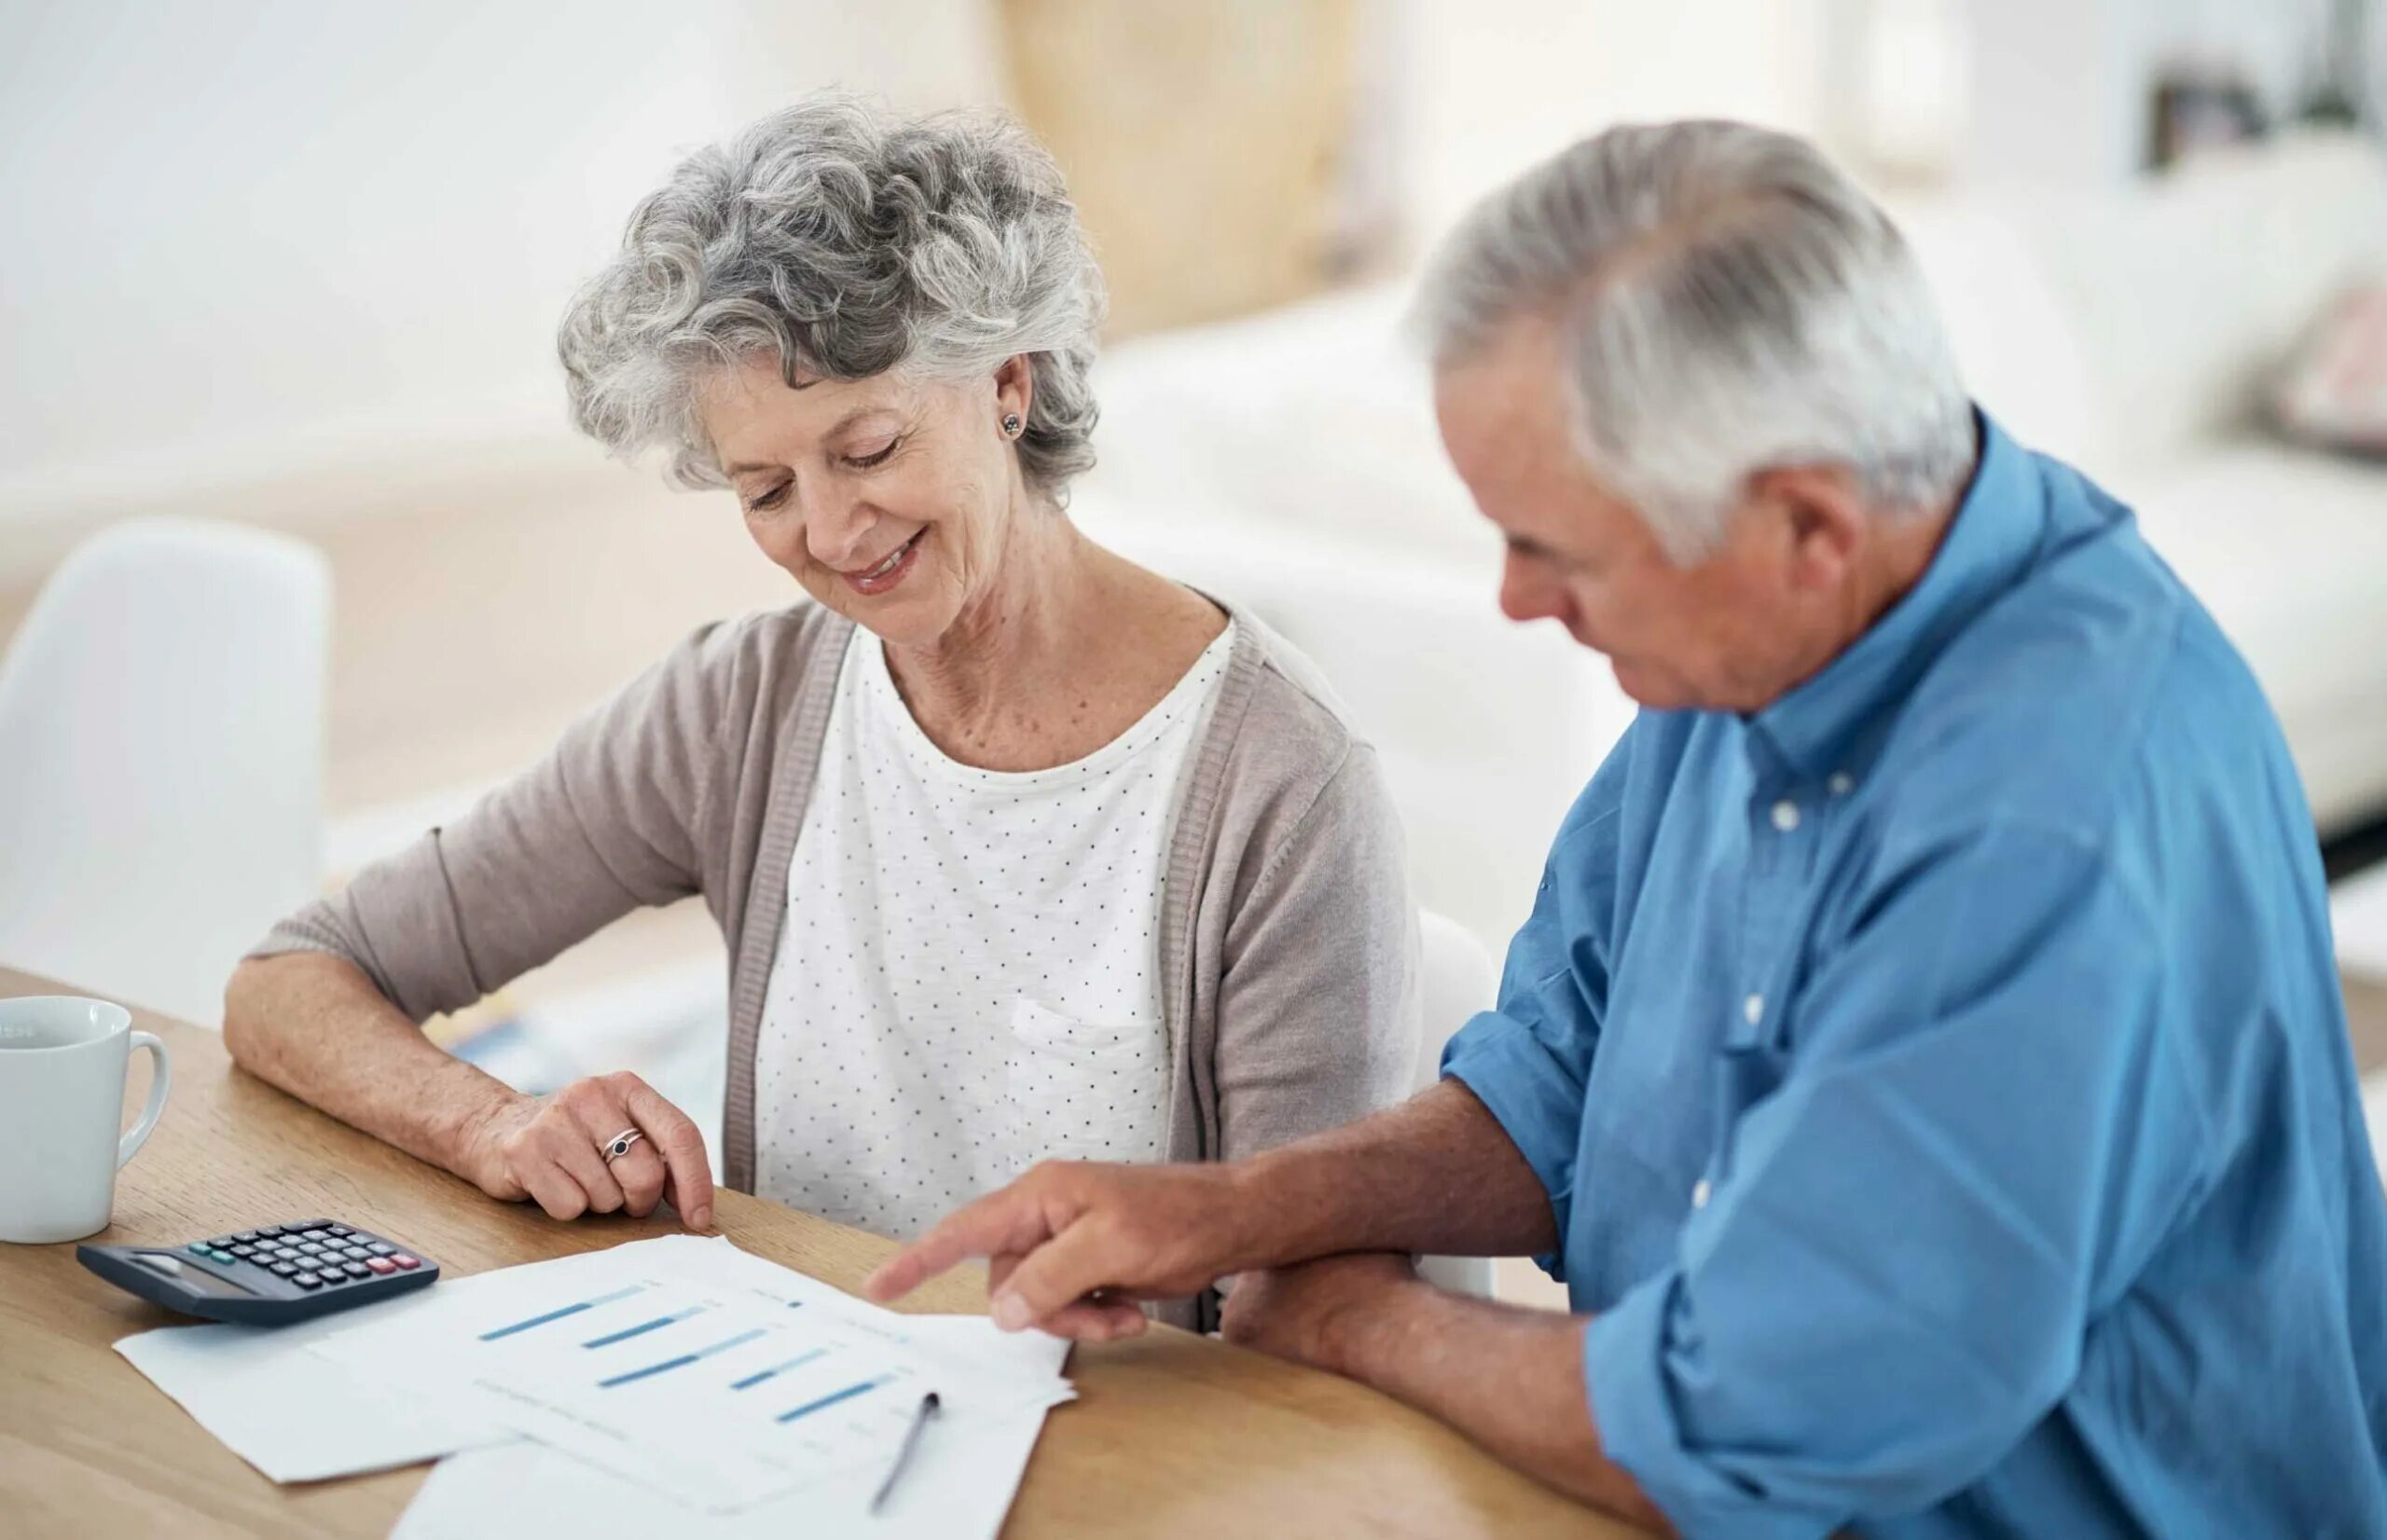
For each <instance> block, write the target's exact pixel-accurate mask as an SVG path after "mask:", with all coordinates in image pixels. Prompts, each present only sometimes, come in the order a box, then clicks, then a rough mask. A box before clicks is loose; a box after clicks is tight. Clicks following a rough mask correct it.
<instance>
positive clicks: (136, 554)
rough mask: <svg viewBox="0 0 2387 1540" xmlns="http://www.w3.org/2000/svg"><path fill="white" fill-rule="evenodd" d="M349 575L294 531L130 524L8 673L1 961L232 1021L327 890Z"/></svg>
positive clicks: (2, 763) (0, 812) (184, 1012)
mask: <svg viewBox="0 0 2387 1540" xmlns="http://www.w3.org/2000/svg"><path fill="white" fill-rule="evenodd" d="M330 628H331V574H330V570H329V567H328V564H327V563H325V562H324V558H323V557H321V556H320V555H319V554H318V553H317V552H315V551H314V550H313V549H312V548H311V547H309V546H307V545H304V544H301V543H298V542H297V541H295V540H291V539H288V538H287V537H284V536H281V535H274V534H269V533H266V532H265V531H262V530H258V529H246V528H241V527H238V526H232V525H223V524H210V523H202V522H199V521H196V520H188V519H167V518H143V519H134V520H128V521H126V522H124V523H122V524H118V525H117V526H115V527H113V528H111V529H107V530H106V531H104V532H103V533H101V534H99V535H96V536H94V537H92V538H91V539H90V541H88V542H86V543H84V544H82V545H81V546H79V547H77V548H76V550H75V552H74V553H73V554H72V555H70V556H69V557H67V559H66V560H65V562H64V563H63V564H62V565H61V566H60V567H59V569H58V571H57V572H56V573H55V574H54V575H52V577H51V578H50V580H49V582H48V584H46V585H45V586H44V587H43V589H42V591H41V593H40V595H39V596H38V597H37V598H35V600H34V607H33V610H32V612H30V613H29V614H27V616H26V617H25V621H24V624H23V626H22V627H21V629H20V630H19V632H18V634H17V637H16V639H15V641H14V643H13V644H12V645H11V646H10V647H9V649H8V652H7V656H6V657H5V658H0V960H5V961H6V962H7V963H8V964H10V965H12V966H14V967H18V968H22V969H31V970H33V971H35V972H39V973H43V974H47V975H48V976H49V977H51V978H54V979H58V980H61V981H62V982H65V983H70V984H72V985H74V986H75V987H76V988H80V989H89V990H92V991H94V992H97V993H100V994H104V995H108V996H111V997H117V998H119V999H122V1000H125V1001H129V1002H131V1003H134V1004H138V1005H143V1006H147V1007H151V1008H153V1009H156V1010H159V1011H166V1012H168V1013H170V1014H172V1015H175V1016H179V1017H181V1018H183V1019H184V1020H186V1021H193V1022H202V1023H208V1024H214V1023H216V1022H218V1021H219V1020H220V1019H221V1017H222V1013H223V997H224V981H225V979H226V977H227V976H228V974H229V973H230V971H231V969H232V965H233V964H234V963H235V962H236V961H237V960H238V959H239V957H240V956H241V953H242V952H243V951H245V950H246V949H247V948H248V947H249V946H250V945H252V944H254V943H255V942H256V941H257V939H258V938H259V937H261V936H263V935H264V934H265V932H266V929H267V928H268V927H269V926H270V925H271V924H272V923H273V921H274V920H275V919H277V918H279V917H280V916H281V915H283V914H287V913H288V912H289V911H290V910H292V909H294V908H296V907H297V905H299V904H300V903H302V902H304V901H306V900H307V899H309V898H310V897H312V896H313V895H314V894H315V893H316V891H317V890H318V887H319V885H320V884H321V881H322V875H323V870H322V846H323V759H324V731H323V717H324V672H325V665H326V654H327V653H328V644H329V636H330Z"/></svg>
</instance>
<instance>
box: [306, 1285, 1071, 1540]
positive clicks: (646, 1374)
mask: <svg viewBox="0 0 2387 1540" xmlns="http://www.w3.org/2000/svg"><path fill="white" fill-rule="evenodd" d="M573 1261H575V1262H577V1263H579V1264H580V1265H579V1266H577V1267H575V1268H573V1269H570V1270H568V1271H566V1270H563V1269H560V1268H559V1267H558V1266H556V1265H552V1264H551V1265H549V1266H547V1267H543V1268H540V1269H537V1270H530V1269H523V1270H509V1272H504V1273H497V1274H491V1275H489V1276H490V1282H489V1284H488V1285H487V1286H485V1287H483V1288H481V1289H479V1290H476V1291H474V1292H471V1293H469V1294H466V1293H462V1292H460V1293H459V1294H457V1295H456V1296H454V1297H453V1298H452V1299H448V1300H447V1301H445V1302H444V1304H443V1305H442V1306H441V1307H440V1308H439V1309H437V1310H435V1311H434V1310H424V1311H419V1312H415V1313H410V1314H408V1315H407V1316H406V1317H404V1318H402V1319H393V1320H387V1321H380V1320H375V1321H366V1322H360V1323H358V1324H357V1325H356V1326H355V1327H352V1328H351V1329H349V1330H346V1331H342V1332H335V1333H332V1334H329V1335H326V1336H323V1337H319V1338H316V1339H313V1340H312V1341H310V1343H309V1344H308V1346H309V1350H310V1352H312V1353H313V1354H316V1355H318V1356H321V1357H323V1358H325V1359H327V1360H329V1361H331V1362H333V1363H335V1364H337V1365H338V1366H339V1367H340V1368H344V1369H346V1370H348V1371H349V1372H350V1373H351V1374H352V1375H353V1376H354V1377H355V1378H357V1379H359V1380H362V1381H369V1382H374V1383H378V1384H389V1385H396V1386H402V1387H405V1388H406V1389H407V1391H408V1392H409V1393H410V1394H411V1395H413V1396H416V1397H417V1398H418V1399H419V1400H420V1401H421V1403H423V1404H425V1405H429V1406H438V1407H446V1408H448V1409H452V1410H453V1412H454V1413H455V1416H456V1420H457V1421H458V1422H460V1423H491V1422H493V1423H498V1424H501V1425H503V1426H505V1427H508V1428H511V1429H513V1430H515V1431H517V1432H518V1433H520V1434H522V1435H523V1436H525V1437H530V1438H532V1439H535V1440H537V1441H538V1442H540V1443H542V1444H545V1445H546V1446H548V1447H549V1448H551V1449H554V1450H556V1451H561V1452H563V1453H566V1454H570V1455H572V1456H573V1457H575V1458H576V1459H578V1460H580V1461H582V1462H584V1463H586V1464H591V1465H594V1466H597V1467H599V1468H601V1469H604V1470H607V1471H611V1472H613V1473H614V1474H615V1475H617V1476H620V1477H622V1478H626V1479H628V1480H631V1481H635V1482H636V1483H638V1484H639V1485H641V1486H644V1487H648V1488H651V1489H653V1490H655V1491H656V1492H660V1493H662V1494H663V1495H665V1496H667V1497H668V1498H669V1499H671V1500H672V1501H674V1502H675V1503H677V1504H679V1505H681V1506H683V1507H686V1508H690V1509H696V1510H702V1511H712V1512H726V1511H732V1510H736V1509H739V1508H745V1507H751V1506H753V1505H755V1504H758V1503H761V1502H764V1501H765V1500H766V1499H769V1498H773V1497H776V1496H779V1495H780V1494H783V1493H787V1492H795V1491H798V1490H800V1489H803V1488H806V1487H808V1486H810V1485H813V1484H815V1483H818V1482H821V1481H823V1480H825V1479H828V1478H833V1477H835V1476H838V1475H841V1474H844V1473H847V1472H850V1471H854V1470H857V1469H876V1468H880V1467H883V1466H884V1464H886V1462H887V1461H888V1460H889V1459H890V1458H891V1456H892V1453H893V1451H895V1449H896V1448H897V1447H898V1446H899V1445H900V1444H901V1442H902V1440H903V1437H904V1432H905V1431H906V1430H907V1429H908V1428H909V1427H910V1425H911V1423H912V1421H913V1417H914V1414H915V1412H916V1410H917V1409H918V1405H919V1401H920V1397H921V1395H922V1394H923V1393H924V1392H926V1391H930V1390H934V1391H935V1392H936V1393H937V1395H938V1396H939V1398H940V1400H941V1402H942V1403H943V1409H942V1411H941V1413H940V1416H939V1419H938V1421H939V1423H941V1424H944V1425H945V1426H950V1427H961V1428H967V1427H970V1426H973V1425H975V1424H977V1423H981V1422H989V1421H994V1420H999V1419H1001V1418H1003V1417H1004V1416H1005V1415H1006V1414H1009V1413H1012V1412H1016V1411H1022V1410H1027V1411H1038V1412H1041V1411H1042V1409H1044V1408H1046V1407H1048V1406H1050V1405H1052V1404H1054V1403H1055V1402H1056V1401H1057V1400H1061V1399H1065V1398H1066V1397H1067V1396H1069V1394H1070V1392H1069V1386H1068V1383H1067V1382H1066V1381H1063V1380H1062V1379H1060V1378H1059V1374H1058V1369H1059V1366H1060V1360H1061V1356H1062V1354H1064V1353H1065V1352H1066V1345H1065V1344H1063V1343H1060V1342H1057V1341H1052V1340H1050V1339H1044V1338H1007V1337H1005V1336H1003V1335H1002V1334H1001V1333H999V1332H997V1331H995V1330H994V1329H993V1327H991V1326H990V1325H988V1324H987V1322H986V1321H984V1320H982V1319H979V1318H976V1317H965V1318H959V1319H955V1320H951V1321H949V1322H947V1323H946V1324H945V1325H942V1326H939V1327H933V1328H927V1327H923V1326H922V1325H921V1320H922V1318H918V1317H910V1316H903V1315H897V1314H895V1313H891V1312H889V1311H883V1310H879V1309H877V1308H876V1307H874V1306H870V1305H866V1304H863V1303H862V1302H861V1301H859V1300H854V1299H849V1298H847V1297H846V1296H844V1295H842V1294H839V1293H838V1292H837V1291H836V1290H835V1289H832V1288H829V1287H827V1286H824V1285H821V1284H817V1283H814V1282H813V1281H812V1280H810V1279H807V1278H805V1277H803V1276H802V1275H801V1274H798V1273H793V1272H789V1271H788V1270H786V1269H784V1268H780V1267H777V1266H775V1265H773V1264H771V1263H768V1262H765V1261H762V1260H761V1259H760V1258H752V1257H749V1256H747V1255H746V1254H744V1253H742V1252H739V1251H738V1250H737V1249H736V1248H735V1247H733V1246H731V1245H729V1244H727V1243H726V1242H722V1241H700V1240H697V1239H694V1238H687V1237H676V1238H672V1239H669V1240H659V1241H652V1242H643V1243H639V1244H634V1245H628V1246H618V1247H615V1248H613V1249H612V1250H610V1251H605V1252H596V1253H589V1254H587V1255H586V1256H583V1257H581V1258H573Z"/></svg>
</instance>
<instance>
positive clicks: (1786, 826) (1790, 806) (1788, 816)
mask: <svg viewBox="0 0 2387 1540" xmlns="http://www.w3.org/2000/svg"><path fill="white" fill-rule="evenodd" d="M1773 827H1774V828H1776V829H1779V830H1781V831H1782V832H1784V833H1786V834H1787V833H1788V832H1790V831H1792V830H1793V829H1796V828H1798V827H1799V804H1797V803H1795V802H1792V801H1790V800H1789V799H1788V798H1787V797H1786V798H1784V799H1783V800H1782V801H1780V802H1777V803H1775V804H1773Z"/></svg>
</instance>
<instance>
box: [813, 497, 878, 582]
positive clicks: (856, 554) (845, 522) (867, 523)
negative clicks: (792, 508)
mask: <svg viewBox="0 0 2387 1540" xmlns="http://www.w3.org/2000/svg"><path fill="white" fill-rule="evenodd" d="M821 503H822V504H826V506H821V505H816V506H814V507H811V508H807V509H806V510H804V543H805V548H806V549H807V551H809V552H810V553H811V554H812V559H813V560H815V561H817V562H819V563H820V564H821V565H822V566H823V567H835V568H837V569H839V570H840V571H843V570H845V569H848V568H851V567H856V566H859V565H860V564H861V558H862V557H863V556H864V555H865V554H867V553H865V552H864V550H863V548H862V547H863V545H864V543H865V542H866V541H867V540H868V538H869V535H870V531H871V530H872V529H875V528H876V527H877V524H878V516H877V514H876V513H875V512H874V511H873V510H872V509H871V507H870V505H869V504H868V503H865V502H857V501H854V500H852V499H849V498H844V497H839V496H837V495H836V494H835V493H834V492H833V493H831V494H830V495H829V496H827V497H823V498H822V499H821Z"/></svg>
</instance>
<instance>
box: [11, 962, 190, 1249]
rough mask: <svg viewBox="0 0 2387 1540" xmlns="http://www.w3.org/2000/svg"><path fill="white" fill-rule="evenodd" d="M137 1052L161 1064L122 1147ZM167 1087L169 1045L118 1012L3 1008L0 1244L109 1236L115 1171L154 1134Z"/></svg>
mask: <svg viewBox="0 0 2387 1540" xmlns="http://www.w3.org/2000/svg"><path fill="white" fill-rule="evenodd" d="M136 1048H145V1049H147V1050H148V1051H149V1052H152V1053H154V1054H156V1055H157V1058H156V1060H155V1061H154V1064H155V1070H156V1072H155V1073H154V1074H152V1075H151V1076H150V1079H149V1101H148V1105H146V1106H145V1107H142V1109H141V1121H139V1122H137V1123H135V1124H133V1125H132V1132H131V1133H130V1134H125V1135H124V1136H123V1137H121V1138H118V1137H117V1122H118V1121H120V1120H121V1119H122V1118H123V1116H124V1072H125V1068H126V1066H128V1065H130V1064H131V1060H132V1051H133V1050H134V1049H136ZM172 1083H173V1072H172V1065H171V1063H170V1062H169V1061H168V1059H167V1057H166V1045H165V1044H164V1043H161V1042H159V1040H158V1039H157V1038H155V1037H153V1036H151V1035H150V1034H148V1033H146V1032H135V1031H133V1030H132V1016H131V1012H129V1011H126V1010H125V1009H124V1007H122V1006H120V1005H110V1004H108V1003H107V1002H106V1001H105V1000H86V999H78V998H76V997H74V996H71V995H41V996H34V997H30V998H25V999H16V1000H0V1241H18V1242H33V1243H41V1242H48V1241H79V1240H81V1239H82V1238H83V1237H84V1236H86V1235H93V1234H97V1233H98V1232H99V1231H103V1230H105V1229H107V1227H108V1212H109V1210H110V1209H112V1208H113V1207H114V1206H115V1204H116V1174H117V1168H118V1167H120V1166H122V1165H123V1164H124V1162H127V1161H129V1160H131V1159H132V1152H133V1151H134V1150H136V1149H139V1148H141V1146H142V1142H143V1141H144V1140H145V1139H147V1138H148V1137H149V1131H150V1130H151V1129H153V1128H155V1127H157V1126H158V1114H159V1113H160V1112H163V1111H164V1110H165V1109H166V1088H167V1087H168V1086H170V1085H172Z"/></svg>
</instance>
